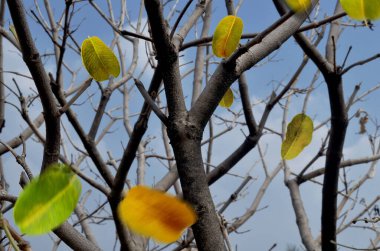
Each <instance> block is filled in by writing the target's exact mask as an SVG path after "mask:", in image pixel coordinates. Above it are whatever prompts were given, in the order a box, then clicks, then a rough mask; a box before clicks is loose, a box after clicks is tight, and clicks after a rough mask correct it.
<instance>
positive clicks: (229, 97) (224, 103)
mask: <svg viewBox="0 0 380 251" xmlns="http://www.w3.org/2000/svg"><path fill="white" fill-rule="evenodd" d="M233 102H234V94H233V92H232V90H231V88H228V90H227V92H226V93H225V94H224V96H223V98H222V100H220V102H219V105H220V106H221V107H225V108H229V107H231V105H232V103H233Z"/></svg>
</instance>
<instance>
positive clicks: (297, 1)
mask: <svg viewBox="0 0 380 251" xmlns="http://www.w3.org/2000/svg"><path fill="white" fill-rule="evenodd" d="M286 4H287V5H288V6H289V8H290V9H291V10H293V11H294V12H300V11H306V10H307V9H308V8H309V7H310V5H311V0H286Z"/></svg>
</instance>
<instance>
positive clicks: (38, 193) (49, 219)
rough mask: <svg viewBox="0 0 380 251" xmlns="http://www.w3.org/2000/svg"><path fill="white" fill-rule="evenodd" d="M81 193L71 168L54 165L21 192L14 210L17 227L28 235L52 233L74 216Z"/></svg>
mask: <svg viewBox="0 0 380 251" xmlns="http://www.w3.org/2000/svg"><path fill="white" fill-rule="evenodd" d="M80 193H81V184H80V181H79V179H78V177H77V176H76V174H74V173H73V172H72V171H71V170H70V168H69V167H68V166H65V165H61V164H56V165H53V166H50V167H48V169H47V170H46V171H44V172H43V173H42V174H41V175H40V176H39V177H36V178H34V179H33V180H32V181H31V182H30V183H29V184H28V185H27V186H26V187H25V189H24V190H23V191H22V192H21V194H20V197H19V198H18V199H17V202H16V204H15V207H14V211H13V214H14V219H15V222H16V225H17V226H18V227H19V228H20V230H21V232H22V233H25V234H30V235H38V234H45V233H48V232H50V231H51V230H53V229H54V228H57V227H58V226H59V225H61V224H62V223H63V222H64V221H65V220H66V219H67V218H68V217H69V216H70V215H71V213H72V212H73V210H74V208H75V206H76V204H77V203H78V199H79V196H80Z"/></svg>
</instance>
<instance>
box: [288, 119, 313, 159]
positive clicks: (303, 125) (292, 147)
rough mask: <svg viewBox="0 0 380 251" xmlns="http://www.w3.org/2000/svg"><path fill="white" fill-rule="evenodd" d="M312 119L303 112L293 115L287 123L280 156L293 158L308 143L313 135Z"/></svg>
mask: <svg viewBox="0 0 380 251" xmlns="http://www.w3.org/2000/svg"><path fill="white" fill-rule="evenodd" d="M313 127H314V126H313V121H312V120H311V119H310V118H309V117H308V116H307V115H305V114H298V115H296V116H294V118H293V119H292V121H291V122H290V123H289V125H288V128H287V131H286V138H285V140H284V142H282V146H281V157H282V158H283V159H286V160H290V159H294V158H295V157H297V156H298V154H300V153H301V152H302V150H303V149H304V148H305V147H306V146H307V145H309V144H310V142H311V139H312V137H313V130H314V129H313Z"/></svg>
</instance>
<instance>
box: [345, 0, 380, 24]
mask: <svg viewBox="0 0 380 251" xmlns="http://www.w3.org/2000/svg"><path fill="white" fill-rule="evenodd" d="M340 4H341V5H342V7H343V9H344V11H346V13H347V15H348V16H349V17H350V18H352V19H356V20H364V21H366V20H376V19H379V18H380V1H379V0H340Z"/></svg>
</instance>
